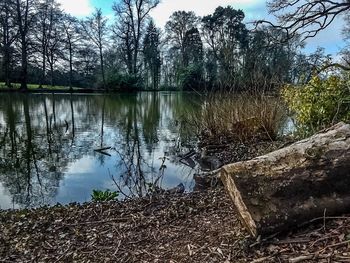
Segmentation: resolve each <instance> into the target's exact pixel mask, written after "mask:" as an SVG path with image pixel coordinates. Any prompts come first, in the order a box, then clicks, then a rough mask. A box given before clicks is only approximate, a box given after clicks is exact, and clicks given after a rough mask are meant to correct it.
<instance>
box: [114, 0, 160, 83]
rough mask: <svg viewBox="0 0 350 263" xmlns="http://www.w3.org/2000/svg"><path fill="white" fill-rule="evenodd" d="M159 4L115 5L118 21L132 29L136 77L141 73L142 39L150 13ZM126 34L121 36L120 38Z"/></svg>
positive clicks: (126, 0) (137, 0)
mask: <svg viewBox="0 0 350 263" xmlns="http://www.w3.org/2000/svg"><path fill="white" fill-rule="evenodd" d="M158 4H159V0H121V1H120V2H118V3H114V5H113V10H114V11H115V14H116V17H117V20H118V21H122V22H123V23H124V24H125V25H127V26H128V27H129V29H130V32H128V33H131V40H132V49H131V50H132V70H131V72H132V74H133V75H134V76H135V77H136V76H137V75H138V71H139V67H138V64H139V52H141V51H142V50H141V48H140V46H141V39H142V36H143V31H144V30H143V29H144V28H145V26H146V22H147V19H148V18H149V13H150V12H151V10H152V9H154V8H155V7H156V6H157V5H158ZM123 36H125V34H120V36H119V37H120V38H122V37H123Z"/></svg>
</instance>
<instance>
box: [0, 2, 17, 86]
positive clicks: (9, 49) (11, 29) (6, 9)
mask: <svg viewBox="0 0 350 263" xmlns="http://www.w3.org/2000/svg"><path fill="white" fill-rule="evenodd" d="M13 7H14V1H13V0H4V1H2V2H1V3H0V36H1V41H0V47H1V53H2V57H3V63H2V68H3V71H4V79H5V85H6V86H7V87H11V81H10V74H11V62H12V61H11V60H12V54H13V49H14V47H13V43H14V42H15V40H16V38H17V31H16V29H15V19H14V18H15V17H14V15H13V13H14V12H13V11H14V10H13Z"/></svg>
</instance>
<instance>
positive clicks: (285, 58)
mask: <svg viewBox="0 0 350 263" xmlns="http://www.w3.org/2000/svg"><path fill="white" fill-rule="evenodd" d="M158 3H159V0H143V1H139V0H122V1H118V2H116V3H115V4H114V5H113V10H114V14H115V16H114V19H112V20H108V19H107V17H105V16H104V15H103V14H102V12H101V10H100V9H96V10H95V12H94V13H93V14H92V15H91V16H90V17H87V18H85V19H77V18H75V17H72V16H71V15H69V14H66V13H65V12H64V11H63V10H62V9H61V7H60V5H59V4H58V3H57V2H56V1H55V0H2V1H1V2H0V37H1V38H0V39H1V40H0V52H1V56H0V62H1V71H0V81H1V82H4V83H5V85H6V86H8V87H11V83H20V84H21V89H22V90H26V89H27V84H28V83H36V84H39V86H40V87H43V86H44V85H51V86H55V85H64V86H69V87H73V86H74V87H83V88H100V89H106V90H110V89H117V90H133V89H154V90H158V89H197V90H209V89H231V90H232V89H235V90H238V89H240V90H241V89H264V90H265V89H271V88H274V87H276V85H278V84H279V83H281V82H283V83H286V82H288V83H299V82H305V81H307V80H309V79H310V76H311V74H312V69H313V67H314V66H315V65H317V64H318V63H322V59H323V58H324V57H325V56H324V54H323V51H322V50H318V51H317V52H316V53H315V54H311V55H308V56H307V55H304V54H302V53H301V49H302V46H303V43H302V42H301V41H300V40H299V39H298V37H294V38H293V39H289V40H288V41H279V40H281V39H284V34H285V33H284V31H282V30H279V29H278V28H274V27H269V26H264V27H260V28H259V29H254V30H252V29H249V28H248V27H247V25H246V24H245V23H244V13H243V11H241V10H235V9H234V8H233V7H230V6H228V7H218V8H217V9H216V10H215V12H214V13H213V14H211V15H208V16H205V17H198V16H196V15H195V13H193V12H185V11H177V12H175V13H173V15H172V16H171V17H170V18H169V21H168V22H167V23H166V26H165V28H164V29H159V28H157V27H156V25H155V23H154V22H153V20H152V18H151V17H150V12H151V10H152V9H154V8H156V6H157V5H158Z"/></svg>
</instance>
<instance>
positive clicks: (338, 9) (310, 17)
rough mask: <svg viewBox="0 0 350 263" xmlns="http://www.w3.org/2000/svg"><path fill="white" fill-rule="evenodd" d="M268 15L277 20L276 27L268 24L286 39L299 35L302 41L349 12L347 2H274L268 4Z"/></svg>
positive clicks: (348, 3)
mask: <svg viewBox="0 0 350 263" xmlns="http://www.w3.org/2000/svg"><path fill="white" fill-rule="evenodd" d="M268 8H269V11H270V13H272V14H274V15H275V16H276V17H277V19H278V25H274V24H273V23H271V22H269V21H265V20H260V21H257V24H261V23H268V24H270V25H272V26H274V27H279V28H281V29H284V30H285V31H286V32H287V36H288V38H292V37H294V36H295V35H296V34H300V35H301V36H302V37H303V39H307V38H310V37H314V36H316V35H317V34H318V33H319V32H320V31H321V30H323V29H325V28H327V27H328V26H329V25H330V24H331V23H332V22H333V21H334V20H335V18H336V17H338V16H339V15H340V14H344V13H346V12H349V10H350V1H349V0H276V1H270V2H269V3H268Z"/></svg>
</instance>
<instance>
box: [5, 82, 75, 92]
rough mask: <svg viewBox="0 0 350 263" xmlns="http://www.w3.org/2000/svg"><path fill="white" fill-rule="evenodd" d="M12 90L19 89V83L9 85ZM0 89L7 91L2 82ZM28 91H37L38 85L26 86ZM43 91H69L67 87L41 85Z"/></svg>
mask: <svg viewBox="0 0 350 263" xmlns="http://www.w3.org/2000/svg"><path fill="white" fill-rule="evenodd" d="M11 84H12V89H19V88H20V87H21V84H20V83H11ZM0 89H8V87H7V86H6V85H5V83H4V82H0ZM28 89H29V90H38V89H39V84H28ZM42 89H44V90H69V87H68V86H51V85H42ZM80 89H81V88H78V87H73V90H80Z"/></svg>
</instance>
